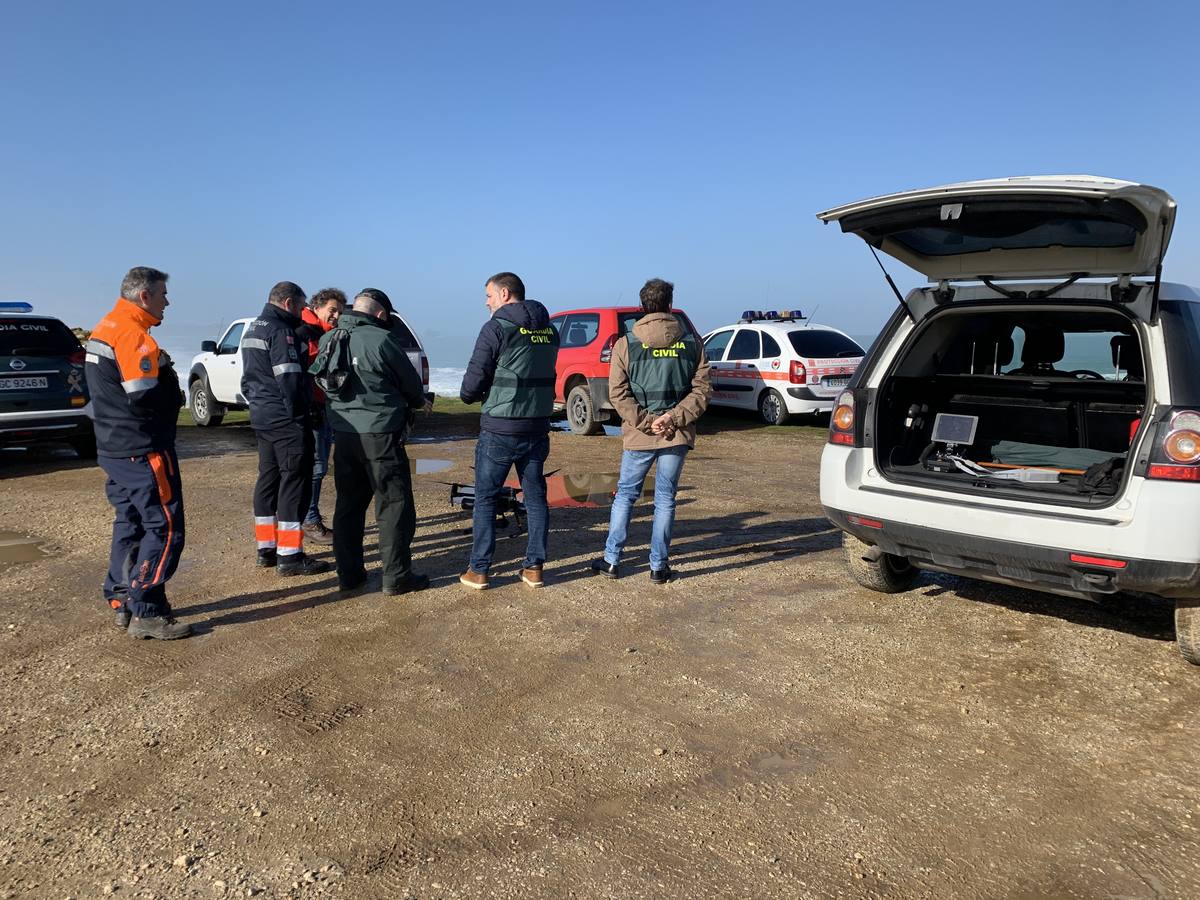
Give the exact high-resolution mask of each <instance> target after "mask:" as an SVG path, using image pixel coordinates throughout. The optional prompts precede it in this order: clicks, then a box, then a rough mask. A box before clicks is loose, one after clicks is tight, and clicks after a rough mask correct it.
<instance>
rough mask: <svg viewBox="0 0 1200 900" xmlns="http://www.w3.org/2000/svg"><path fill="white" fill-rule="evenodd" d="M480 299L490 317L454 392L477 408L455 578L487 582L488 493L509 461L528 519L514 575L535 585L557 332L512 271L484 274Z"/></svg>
mask: <svg viewBox="0 0 1200 900" xmlns="http://www.w3.org/2000/svg"><path fill="white" fill-rule="evenodd" d="M485 302H486V303H487V308H488V310H489V311H490V312H491V314H492V317H491V319H490V320H489V321H488V323H487V324H486V325H484V326H483V328H482V329H481V330H480V332H479V338H478V340H476V342H475V351H474V352H473V353H472V354H471V361H470V362H469V363H468V364H467V372H466V375H464V376H463V383H462V390H461V391H460V396H461V397H462V401H463V402H464V403H478V402H479V401H480V400H482V401H483V411H482V413H481V414H480V416H479V442H478V443H477V444H476V445H475V511H474V526H475V527H474V540H473V543H472V546H471V561H470V565H469V566H468V568H467V571H466V572H464V573H463V574H462V576H461V577H460V578H459V581H461V582H462V583H463V584H464V585H466V586H467V587H469V588H474V589H475V590H484V589H485V588H487V587H488V585H489V583H490V576H489V574H488V573H489V570H490V568H491V565H492V554H493V553H494V552H495V550H496V498H497V497H498V496H499V494H500V489H501V488H502V487H503V486H504V480H505V479H506V478H507V477H508V473H509V471H510V470H511V469H512V467H513V466H516V469H517V476H518V477H519V478H520V479H521V490H522V491H523V492H524V494H525V513H526V516H527V520H528V526H529V545H528V548H527V549H526V551H525V561H524V562H523V563H522V564H521V580H522V581H523V582H525V584H527V585H529V586H530V587H535V588H539V587H541V586H542V567H543V565H544V564H545V562H546V535H547V532H548V531H549V526H550V511H549V509H548V508H547V506H546V476H545V472H544V465H545V462H546V457H547V455H549V453H550V438H549V432H550V414H551V413H552V412H553V411H554V365H555V362H556V360H557V359H558V332H557V331H555V329H554V328H553V326H551V324H550V314H549V313H547V312H546V307H544V306H542V304H540V303H538V302H537V301H536V300H526V299H525V285H524V283H522V281H521V279H520V278H518V277H517V276H516V275H514V274H513V273H512V272H501V273H500V274H499V275H493V276H492V277H491V278H489V279H488V280H487V299H486V301H485Z"/></svg>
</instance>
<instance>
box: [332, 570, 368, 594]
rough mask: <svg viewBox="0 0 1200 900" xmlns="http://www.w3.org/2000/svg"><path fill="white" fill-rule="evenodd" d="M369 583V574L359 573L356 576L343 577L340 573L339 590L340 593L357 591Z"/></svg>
mask: <svg viewBox="0 0 1200 900" xmlns="http://www.w3.org/2000/svg"><path fill="white" fill-rule="evenodd" d="M366 583H367V573H366V572H357V573H355V574H354V575H343V574H342V573H341V572H339V573H338V590H339V591H357V590H358V589H359V588H360V587H362V586H363V585H364V584H366Z"/></svg>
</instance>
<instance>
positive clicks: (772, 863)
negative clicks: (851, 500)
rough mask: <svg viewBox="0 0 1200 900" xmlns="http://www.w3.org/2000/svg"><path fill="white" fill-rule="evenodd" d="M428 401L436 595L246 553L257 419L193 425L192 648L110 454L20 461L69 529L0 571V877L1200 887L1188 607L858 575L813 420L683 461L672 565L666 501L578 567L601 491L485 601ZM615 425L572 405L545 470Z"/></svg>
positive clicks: (1196, 688) (610, 886) (499, 569)
mask: <svg viewBox="0 0 1200 900" xmlns="http://www.w3.org/2000/svg"><path fill="white" fill-rule="evenodd" d="M435 423H436V424H435V425H434V426H433V427H434V429H435V433H433V434H432V435H429V437H431V438H433V440H431V441H427V442H422V443H419V444H415V445H414V446H413V447H412V455H413V456H414V457H422V458H429V459H434V458H439V459H445V460H449V461H450V462H451V463H452V467H451V468H449V469H447V470H445V471H442V472H438V473H436V474H430V475H419V476H417V477H416V479H415V482H416V494H417V505H418V515H419V527H418V533H417V540H416V543H415V544H414V550H415V552H416V554H417V556H418V567H419V568H420V569H421V570H423V571H425V572H427V573H428V574H430V575H431V577H432V578H433V587H432V588H431V589H430V590H428V591H426V592H423V593H421V594H417V595H412V596H408V597H400V598H392V597H385V596H384V595H382V594H380V593H377V592H367V593H364V594H360V595H357V596H353V597H348V598H347V597H342V596H340V595H339V594H338V593H337V592H336V590H335V586H336V584H335V580H334V579H333V578H332V577H330V576H317V577H314V578H309V579H287V580H281V579H279V578H278V577H277V576H276V575H275V574H274V572H272V571H267V570H257V569H255V568H254V567H253V563H252V557H253V554H254V550H253V542H252V533H251V532H252V529H251V524H250V522H251V520H250V493H251V489H252V485H253V480H254V473H255V470H256V459H255V456H254V453H253V436H252V434H251V433H250V432H249V431H248V430H247V429H246V428H245V427H244V426H233V427H229V426H223V427H221V428H219V429H212V430H209V431H200V430H197V429H190V428H189V429H181V438H180V451H181V455H182V456H183V457H184V460H183V466H182V468H183V478H184V490H185V497H186V502H187V527H188V537H187V549H186V551H185V555H184V562H183V564H182V565H181V567H180V571H179V573H178V575H177V576H176V577H175V579H174V580H173V581H172V582H171V585H170V592H171V596H172V601H173V603H174V604H175V606H176V610H177V612H178V614H179V615H180V616H181V618H184V619H186V620H187V621H189V622H191V623H192V624H193V625H194V626H196V627H197V629H198V630H199V631H200V632H201V634H200V635H199V636H197V637H194V638H192V639H190V640H186V641H179V642H175V643H171V644H160V643H155V642H135V641H133V640H131V639H130V638H128V637H126V636H125V635H123V634H122V633H120V632H118V631H117V630H116V629H115V628H113V627H112V626H111V624H110V616H109V614H108V612H107V610H106V609H105V607H104V606H103V604H102V602H101V598H100V594H99V582H100V580H101V578H102V575H103V569H104V565H105V559H106V555H107V546H108V538H109V527H110V522H111V512H110V510H109V508H108V506H107V504H106V502H105V500H104V494H103V476H102V474H101V472H100V470H99V469H98V468H96V467H95V466H92V465H89V464H83V463H80V462H76V461H74V460H71V459H69V458H67V456H66V455H60V456H59V457H55V458H47V457H46V456H45V455H37V454H25V453H14V452H11V451H10V452H6V453H4V454H3V455H2V457H0V479H2V481H0V490H2V491H3V498H4V502H3V504H2V505H0V530H5V531H13V532H21V533H23V534H28V535H34V536H37V537H38V538H41V539H43V540H44V542H45V543H44V544H43V549H45V550H46V551H47V552H48V554H49V555H48V556H47V557H46V558H44V559H42V560H40V561H37V562H25V563H20V564H12V565H8V566H5V567H3V568H0V586H2V587H3V596H4V598H5V604H4V611H3V616H2V617H0V692H2V695H3V698H4V703H3V712H2V714H0V896H2V897H25V896H29V897H46V898H63V897H79V898H82V897H93V896H100V895H106V894H113V895H115V896H129V897H207V898H212V897H233V896H237V897H245V896H261V897H317V896H325V895H337V894H340V895H342V896H346V897H352V898H359V897H380V898H392V897H408V896H412V897H459V896H490V897H527V896H547V897H570V896H580V897H622V898H624V897H641V896H679V897H694V896H715V895H720V896H780V897H843V896H844V897H955V898H973V897H1022V898H1034V897H1146V898H1150V897H1181V898H1191V897H1196V896H1200V852H1198V850H1200V847H1198V838H1200V833H1198V832H1197V828H1198V827H1200V804H1198V803H1197V800H1198V797H1200V788H1198V781H1200V778H1198V776H1200V759H1198V758H1197V754H1196V745H1197V734H1198V726H1197V714H1196V710H1197V708H1198V706H1200V669H1196V668H1194V667H1191V666H1189V665H1187V664H1186V663H1185V662H1184V661H1183V660H1182V658H1181V657H1180V656H1179V655H1178V653H1177V652H1176V650H1175V648H1174V645H1173V643H1172V641H1171V637H1172V628H1171V618H1170V610H1169V608H1167V607H1166V606H1158V605H1147V604H1146V603H1144V602H1141V603H1134V602H1131V601H1126V602H1123V603H1122V602H1114V603H1113V604H1111V605H1109V606H1106V607H1098V606H1092V605H1090V604H1086V603H1082V602H1075V601H1071V600H1064V599H1060V598H1054V597H1050V596H1044V595H1038V594H1034V593H1031V592H1025V591H1019V590H1014V589H1010V588H1005V587H999V586H992V585H986V584H981V583H976V582H967V581H961V580H958V579H954V578H949V577H945V576H924V577H923V578H922V579H921V581H920V582H919V583H918V586H917V587H916V588H915V589H914V590H912V591H910V592H908V593H905V594H900V595H895V596H883V595H878V594H872V593H870V592H868V591H866V590H864V589H862V588H859V587H858V586H857V585H856V584H854V582H852V581H851V580H850V578H849V577H848V575H847V574H846V571H845V568H844V565H843V562H842V558H841V552H840V539H839V535H838V533H837V532H835V531H834V530H833V529H832V528H831V527H830V525H829V523H828V522H827V521H826V520H825V519H824V518H823V517H822V514H821V508H820V504H819V501H818V497H817V487H816V471H817V463H818V459H819V456H820V451H821V444H822V440H823V436H824V432H823V430H822V429H820V428H815V427H811V426H796V427H789V428H785V429H759V428H755V427H752V426H751V423H750V422H749V421H747V420H739V419H725V420H714V422H713V423H710V424H709V426H708V428H707V429H706V431H707V433H705V434H703V435H702V436H701V440H700V443H699V445H698V448H697V450H696V452H695V453H694V454H692V456H690V457H689V460H688V463H687V466H686V468H685V471H684V477H683V488H682V490H681V493H680V506H679V514H678V519H677V523H676V534H675V546H674V555H673V558H672V564H673V565H675V566H676V567H677V568H678V570H679V571H680V573H681V576H682V577H681V578H680V579H679V580H678V581H676V582H675V583H673V584H671V585H668V586H665V587H656V586H653V585H651V584H650V582H649V578H648V567H647V561H646V542H647V540H648V532H649V512H650V507H649V505H648V504H645V503H643V504H641V505H639V506H638V507H637V509H636V510H635V524H634V526H633V531H632V541H631V546H630V557H629V560H628V562H627V564H625V566H624V575H625V577H623V578H622V579H621V580H619V581H608V580H604V579H598V578H595V577H593V576H591V574H590V572H589V569H588V563H589V562H590V560H591V559H593V558H594V557H595V556H596V555H597V553H598V551H599V549H600V547H601V545H602V542H603V539H604V534H605V529H606V525H607V509H606V508H604V507H603V506H598V507H587V506H584V507H567V508H558V509H555V510H553V511H552V514H551V530H552V533H551V555H552V562H551V564H550V565H549V566H548V568H547V587H546V588H545V589H543V590H541V591H533V590H531V589H528V588H526V587H525V586H524V585H522V584H521V583H520V582H519V580H518V579H517V577H516V571H517V568H518V566H519V563H520V559H521V556H522V550H523V546H524V542H523V540H522V539H502V540H501V541H500V544H499V550H498V554H497V561H496V565H495V569H494V571H493V577H494V584H495V585H496V586H495V587H494V588H493V589H492V590H489V591H486V592H472V591H467V590H465V589H463V588H461V587H460V586H459V585H458V583H457V576H458V574H459V572H460V571H461V570H462V569H463V567H464V566H465V563H466V556H467V550H468V546H467V544H468V540H469V539H468V538H467V537H466V536H464V534H463V529H464V528H465V527H467V526H468V525H469V520H468V519H467V518H466V517H464V516H462V515H461V514H460V513H459V512H458V511H456V510H454V509H453V508H452V507H451V506H450V505H449V503H448V500H447V498H448V488H447V487H446V486H445V484H443V483H442V482H444V481H453V480H459V481H470V479H471V473H470V469H469V466H470V464H471V459H472V453H473V448H474V443H473V440H471V439H470V438H469V437H468V436H467V435H466V433H465V432H466V424H465V420H464V419H463V417H458V418H457V419H455V418H453V417H450V418H447V417H442V418H440V419H438V418H435ZM618 455H619V442H618V441H616V440H614V439H611V438H603V437H598V438H579V437H575V436H573V435H570V434H554V435H553V437H552V452H551V458H550V468H558V469H560V470H561V472H562V473H564V474H567V475H571V476H573V478H572V479H570V480H569V483H571V484H573V485H579V484H582V483H584V481H585V479H586V476H589V475H597V474H599V475H604V474H608V475H610V476H611V475H612V474H614V473H615V472H616V471H617V466H618ZM789 474H790V477H788V475H789ZM760 476H761V477H760ZM326 491H327V495H328V499H327V501H326V503H325V506H326V508H327V510H328V511H329V512H331V511H332V500H333V491H332V484H331V483H329V482H327V487H326ZM598 494H599V495H600V496H601V499H602V492H597V493H594V494H593V497H595V496H597V495H598ZM374 548H375V539H374V534H373V533H372V534H370V535H369V547H368V561H369V564H370V562H371V561H373V560H375V559H376V558H377V557H376V554H375V550H374ZM373 584H374V585H375V586H376V587H377V586H378V577H377V575H376V577H375V579H374V581H373Z"/></svg>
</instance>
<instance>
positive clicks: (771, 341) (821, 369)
mask: <svg viewBox="0 0 1200 900" xmlns="http://www.w3.org/2000/svg"><path fill="white" fill-rule="evenodd" d="M704 354H705V356H707V357H708V361H709V364H710V365H711V369H712V372H711V378H712V388H713V392H712V397H711V398H710V399H709V403H710V404H711V405H713V406H730V407H734V408H737V409H751V410H755V409H756V410H758V413H759V415H760V416H762V419H763V421H764V422H766V423H767V424H768V425H783V424H784V423H786V422H787V421H788V419H789V418H791V417H792V416H797V415H818V414H820V413H828V412H831V411H832V410H833V402H834V400H835V399H836V398H837V395H838V392H839V391H840V390H841V389H842V388H843V387H845V386H846V385H847V384H849V382H850V378H851V376H852V375H854V372H855V370H856V369H857V368H858V364H859V362H860V361H861V360H862V356H863V350H862V348H861V347H860V346H858V344H856V343H855V342H854V341H853V340H852V339H851V338H850V337H849V336H848V335H845V334H843V333H842V332H840V331H838V330H837V329H836V328H827V327H826V326H824V325H806V324H805V323H804V317H803V316H802V315H801V314H800V312H799V311H798V310H797V311H793V310H782V311H775V310H771V311H769V312H759V311H755V310H747V311H746V312H744V313H742V317H741V318H740V319H739V320H738V322H737V323H736V324H734V325H727V326H725V327H723V328H718V329H716V330H715V331H713V332H711V333H709V334H707V335H705V337H704Z"/></svg>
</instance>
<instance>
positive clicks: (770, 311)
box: [763, 309, 779, 319]
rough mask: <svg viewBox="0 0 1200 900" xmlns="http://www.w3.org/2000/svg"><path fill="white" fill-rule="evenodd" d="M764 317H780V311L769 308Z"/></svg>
mask: <svg viewBox="0 0 1200 900" xmlns="http://www.w3.org/2000/svg"><path fill="white" fill-rule="evenodd" d="M763 318H764V319H778V318H779V311H778V310H775V309H768V310H767V311H766V312H765V313H763Z"/></svg>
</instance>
